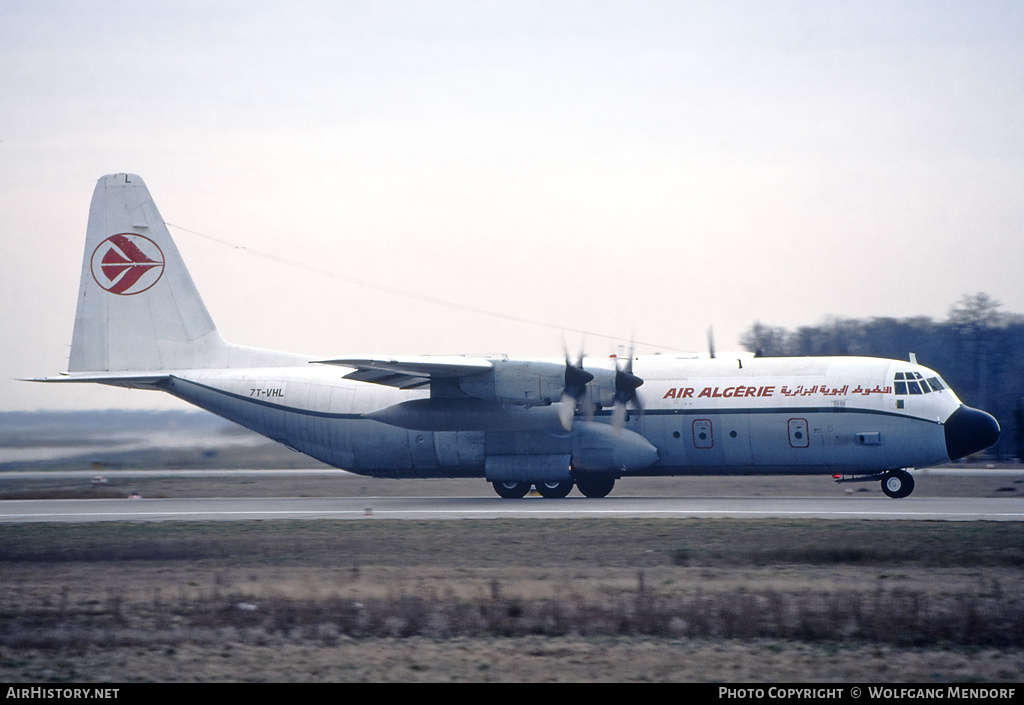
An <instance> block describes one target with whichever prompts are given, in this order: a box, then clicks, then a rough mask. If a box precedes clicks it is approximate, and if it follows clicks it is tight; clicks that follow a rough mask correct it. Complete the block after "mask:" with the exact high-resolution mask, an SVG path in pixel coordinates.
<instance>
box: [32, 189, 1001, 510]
mask: <svg viewBox="0 0 1024 705" xmlns="http://www.w3.org/2000/svg"><path fill="white" fill-rule="evenodd" d="M36 381H46V382H98V383H100V384H108V385H113V386H117V387H129V388H135V389H154V390H159V391H163V392H167V393H169V394H172V395H174V396H176V397H178V398H180V399H183V400H185V401H186V402H189V403H190V404H194V405H196V406H198V407H200V408H203V409H206V410H207V411H210V412H213V413H214V414H218V415H219V416H223V417H224V418H226V419H230V420H231V421H234V422H236V423H239V424H241V425H242V426H245V427H246V428H249V429H252V430H253V431H256V432H257V433H261V434H263V435H265V436H268V437H270V438H272V439H274V440H276V441H279V442H281V443H283V444H285V445H287V446H290V447H291V448H294V449H296V450H299V451H301V452H303V453H306V454H308V455H310V456H312V457H314V458H317V459H318V460H322V461H323V462H325V463H329V464H330V465H333V466H335V467H338V468H343V469H345V470H348V471H351V472H354V473H359V474H363V475H371V476H375V477H391V478H419V477H424V478H425V477H467V478H469V477H473V478H481V477H482V478H484V479H485V480H487V481H488V482H490V483H491V484H492V485H493V486H494V489H495V490H496V491H497V493H498V494H499V495H501V496H502V497H507V498H517V497H523V496H524V495H526V494H527V492H529V490H530V488H531V487H536V489H537V491H538V492H539V493H540V494H541V495H543V496H544V497H565V496H566V495H568V494H569V493H570V492H571V491H572V488H573V486H575V487H576V488H577V489H579V491H580V492H581V493H582V494H584V495H586V496H587V497H604V496H605V495H607V494H608V493H609V492H611V490H612V488H613V486H614V485H615V481H616V480H617V479H619V478H622V477H633V476H641V475H783V474H785V475H821V474H827V475H833V476H834V477H836V479H837V480H838V481H840V482H852V481H858V480H865V481H870V480H875V481H880V482H881V486H882V490H883V491H884V492H885V494H887V495H888V496H890V497H906V496H907V495H909V494H910V493H911V491H912V490H913V487H914V480H913V477H912V476H911V474H910V473H908V472H907V469H908V468H914V467H922V466H927V465H931V464H936V463H945V462H948V461H950V460H956V459H958V458H962V457H964V456H966V455H969V454H971V453H975V452H977V451H980V450H983V449H985V448H988V447H989V446H991V445H993V444H994V443H995V442H996V441H997V440H998V438H999V424H998V423H997V422H996V420H995V419H994V418H993V417H992V416H990V415H989V414H987V413H985V412H984V411H979V410H977V409H972V408H970V407H968V406H965V405H964V404H962V403H961V402H960V400H959V399H957V397H956V395H955V394H954V393H953V391H952V390H951V389H950V388H949V387H948V386H947V385H946V384H945V383H944V382H943V381H942V379H941V378H940V377H939V375H938V374H936V373H935V372H933V371H931V370H929V369H927V368H925V367H921V366H920V365H918V364H916V361H915V360H914V357H913V355H911V356H910V360H909V361H897V360H884V359H876V358H864V357H806V358H756V357H733V358H731V359H723V358H722V357H718V358H715V357H711V358H693V357H689V358H687V357H677V356H674V355H653V356H644V357H636V356H634V355H633V354H632V351H631V352H630V354H629V356H628V358H626V359H622V358H609V359H589V358H588V359H585V360H584V359H583V358H582V356H581V357H580V358H579V359H568V356H566V359H565V360H561V359H554V360H550V359H549V360H534V359H529V360H525V359H524V360H516V359H510V358H508V357H504V356H499V357H495V356H489V357H474V356H451V357H432V356H424V357H394V358H390V357H387V358H385V357H381V358H367V357H338V358H331V359H320V358H315V357H308V356H303V355H295V354H290V353H283V352H274V351H269V350H260V349H255V348H248V347H242V346H238V345H232V344H230V343H227V342H225V341H224V340H223V339H222V338H221V337H220V335H219V334H218V333H217V328H216V327H215V326H214V323H213V320H212V319H211V318H210V314H209V313H208V312H207V310H206V306H205V305H204V304H203V301H202V299H201V298H200V296H199V292H198V291H197V290H196V287H195V285H194V284H193V283H192V278H191V276H189V273H188V270H187V269H186V268H185V264H184V262H183V261H182V259H181V256H180V255H179V254H178V250H177V248H176V247H175V245H174V242H173V241H172V239H171V236H170V233H169V232H168V230H167V226H166V225H165V224H164V221H163V219H162V218H161V217H160V213H159V212H158V211H157V208H156V205H155V204H154V203H153V199H152V198H151V197H150V195H149V191H148V190H147V188H146V186H145V184H144V183H143V181H142V179H140V178H139V177H138V176H135V175H133V174H113V175H110V176H104V177H103V178H101V179H100V180H99V183H98V184H97V186H96V191H95V193H94V195H93V199H92V207H91V210H90V212H89V224H88V229H87V233H86V243H85V257H84V260H83V262H82V278H81V287H80V289H79V293H78V312H77V315H76V317H75V328H74V335H73V338H72V342H71V357H70V360H69V364H68V372H67V374H64V375H61V376H60V377H48V378H43V379H39V380H36Z"/></svg>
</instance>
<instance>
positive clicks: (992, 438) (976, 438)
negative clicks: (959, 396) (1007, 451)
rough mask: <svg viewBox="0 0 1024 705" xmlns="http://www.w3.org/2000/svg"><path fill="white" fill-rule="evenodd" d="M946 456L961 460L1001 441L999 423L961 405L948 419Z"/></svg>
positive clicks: (976, 410) (989, 416) (982, 412)
mask: <svg viewBox="0 0 1024 705" xmlns="http://www.w3.org/2000/svg"><path fill="white" fill-rule="evenodd" d="M945 427H946V454H947V455H948V456H949V459H950V460H959V459H960V458H963V457H965V456H968V455H970V454H971V453H977V452H978V451H980V450H985V449H986V448H988V447H989V446H993V445H995V443H996V441H998V440H999V422H998V421H996V419H995V417H994V416H992V415H991V414H987V413H985V412H984V411H981V410H980V409H972V408H971V407H969V406H964V405H961V406H960V408H959V409H957V410H956V411H954V412H953V413H952V414H950V417H949V418H948V419H946V423H945Z"/></svg>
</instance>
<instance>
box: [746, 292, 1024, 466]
mask: <svg viewBox="0 0 1024 705" xmlns="http://www.w3.org/2000/svg"><path fill="white" fill-rule="evenodd" d="M1001 307H1002V304H1001V303H1000V302H998V301H996V300H995V299H993V298H992V297H991V296H989V295H988V294H985V293H982V292H979V293H977V294H968V295H965V296H963V297H962V298H961V299H960V300H959V301H958V302H957V303H955V304H953V306H951V307H950V309H949V314H948V317H947V318H946V320H944V321H935V320H933V319H932V318H930V317H927V316H917V317H912V318H870V319H864V320H862V319H852V318H838V317H829V318H827V319H825V320H824V321H823V322H822V323H820V324H818V325H814V326H801V327H799V328H797V329H796V330H788V329H786V328H779V327H772V326H768V325H765V324H763V323H760V322H756V323H754V325H753V326H751V327H750V329H749V330H748V331H747V332H746V333H744V335H743V337H742V338H741V340H740V343H741V345H742V346H743V347H744V348H745V349H747V350H749V351H751V352H755V353H757V354H760V355H763V356H766V357H775V356H807V355H811V356H819V355H867V356H871V357H888V358H895V359H907V358H908V357H909V355H910V353H914V354H915V355H916V356H917V360H918V362H920V363H921V364H922V365H925V366H926V367H929V368H931V369H933V370H935V371H936V372H938V373H939V374H940V375H942V377H943V379H945V380H946V382H947V383H948V384H949V385H950V386H951V387H952V388H953V389H954V390H955V391H956V393H957V395H958V396H959V397H960V399H961V400H962V401H963V402H964V403H966V404H969V405H971V406H975V407H977V408H980V409H984V410H985V411H988V412H989V413H990V414H992V415H993V416H995V417H996V418H997V419H998V420H999V424H1000V426H1001V427H1002V430H1003V433H1002V437H1001V439H1000V441H999V443H998V444H997V445H996V446H995V447H994V448H992V449H991V450H990V451H988V452H989V453H990V454H992V455H994V456H995V457H996V458H998V459H1009V458H1012V457H1016V458H1019V459H1022V460H1024V315H1021V314H1017V313H1006V312H1004V311H1002V310H1001Z"/></svg>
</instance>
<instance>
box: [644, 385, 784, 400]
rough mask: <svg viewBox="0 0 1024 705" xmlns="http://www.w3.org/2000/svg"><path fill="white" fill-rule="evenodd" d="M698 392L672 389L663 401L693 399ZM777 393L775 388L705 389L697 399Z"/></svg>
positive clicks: (688, 389)
mask: <svg viewBox="0 0 1024 705" xmlns="http://www.w3.org/2000/svg"><path fill="white" fill-rule="evenodd" d="M695 391H696V390H695V389H694V388H693V387H672V388H671V389H669V390H668V391H667V392H665V396H663V397H662V399H693V393H694V392H695ZM774 393H775V387H774V386H768V387H726V388H725V389H721V388H719V387H715V388H713V389H712V388H711V387H704V389H702V390H700V394H698V395H697V398H698V399H700V398H701V397H708V398H712V399H717V398H718V397H722V398H723V399H734V398H735V399H738V398H740V397H770V396H771V395H772V394H774Z"/></svg>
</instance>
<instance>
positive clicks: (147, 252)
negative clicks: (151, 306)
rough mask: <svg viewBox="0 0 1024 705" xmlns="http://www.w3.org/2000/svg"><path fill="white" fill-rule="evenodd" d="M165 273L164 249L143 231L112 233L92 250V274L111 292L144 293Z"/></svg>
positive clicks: (98, 282) (122, 293)
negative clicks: (137, 233)
mask: <svg viewBox="0 0 1024 705" xmlns="http://www.w3.org/2000/svg"><path fill="white" fill-rule="evenodd" d="M163 273H164V253H163V252H162V251H161V250H160V248H159V246H157V244H156V243H155V242H153V241H152V240H150V239H149V238H148V237H146V236H144V235H133V234H131V233H121V234H119V235H111V236H110V237H108V238H107V239H106V240H104V241H103V242H101V243H100V244H99V246H98V247H97V248H96V249H95V250H94V251H93V253H92V277H93V279H95V280H96V283H97V284H99V285H100V286H101V287H103V288H104V289H106V290H107V291H109V292H110V293H112V294H120V295H122V296H131V295H132V294H141V293H142V292H143V291H146V289H149V288H150V287H151V286H153V285H154V284H156V283H157V281H159V279H160V277H161V276H163Z"/></svg>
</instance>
